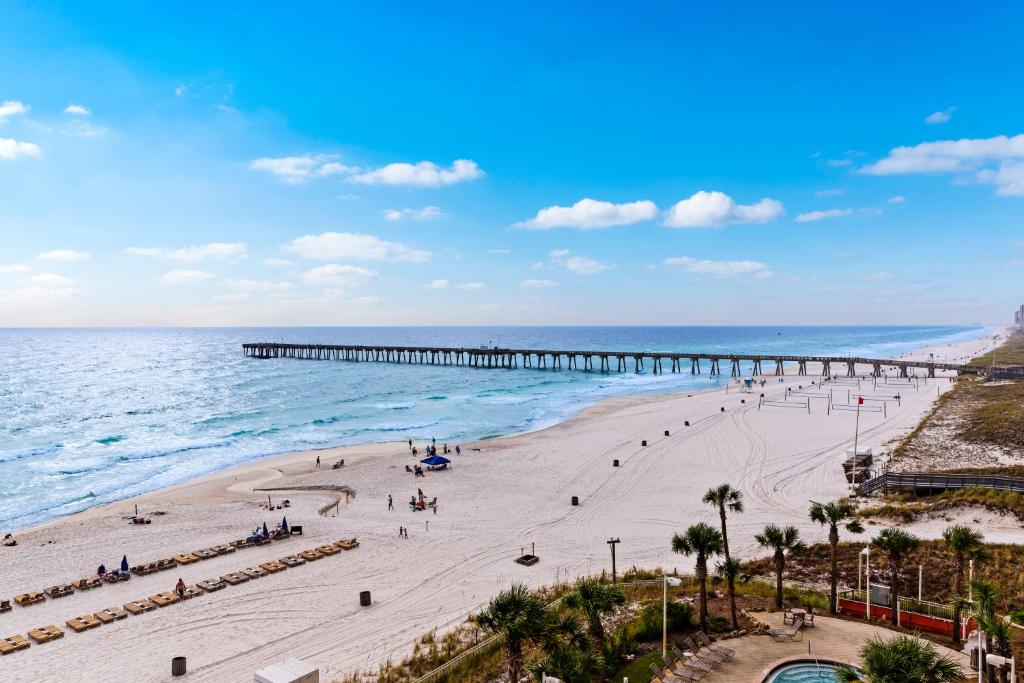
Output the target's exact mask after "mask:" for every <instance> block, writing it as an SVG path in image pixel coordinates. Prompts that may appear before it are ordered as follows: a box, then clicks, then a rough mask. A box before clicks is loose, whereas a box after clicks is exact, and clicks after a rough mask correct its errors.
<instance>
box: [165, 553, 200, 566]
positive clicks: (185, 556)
mask: <svg viewBox="0 0 1024 683" xmlns="http://www.w3.org/2000/svg"><path fill="white" fill-rule="evenodd" d="M171 559H172V560H174V561H175V562H177V563H178V564H192V563H193V562H198V561H199V556H198V555H194V554H193V553H181V554H180V555H175V556H174V557H172V558H171Z"/></svg>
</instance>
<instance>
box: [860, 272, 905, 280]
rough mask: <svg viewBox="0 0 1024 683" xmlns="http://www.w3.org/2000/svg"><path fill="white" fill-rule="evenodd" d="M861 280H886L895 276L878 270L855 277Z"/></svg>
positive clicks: (893, 278)
mask: <svg viewBox="0 0 1024 683" xmlns="http://www.w3.org/2000/svg"><path fill="white" fill-rule="evenodd" d="M857 279H858V280H860V281H861V282H886V281H888V280H895V279H896V276H895V275H893V274H892V273H886V272H879V273H865V274H863V275H860V276H858V277H857Z"/></svg>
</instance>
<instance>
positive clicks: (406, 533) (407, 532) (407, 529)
mask: <svg viewBox="0 0 1024 683" xmlns="http://www.w3.org/2000/svg"><path fill="white" fill-rule="evenodd" d="M403 533H404V534H405V537H406V538H409V527H405V529H404V531H403Z"/></svg>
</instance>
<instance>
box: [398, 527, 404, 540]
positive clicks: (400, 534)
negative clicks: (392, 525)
mask: <svg viewBox="0 0 1024 683" xmlns="http://www.w3.org/2000/svg"><path fill="white" fill-rule="evenodd" d="M404 535H405V529H403V528H402V527H398V537H399V538H402V537H403V536H404Z"/></svg>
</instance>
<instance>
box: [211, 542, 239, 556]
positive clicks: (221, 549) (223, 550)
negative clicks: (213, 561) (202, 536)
mask: <svg viewBox="0 0 1024 683" xmlns="http://www.w3.org/2000/svg"><path fill="white" fill-rule="evenodd" d="M210 550H212V551H213V552H215V553H217V554H218V555H227V554H228V553H233V552H235V548H234V547H233V546H231V545H227V544H225V545H215V546H213V547H212V548H210Z"/></svg>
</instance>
